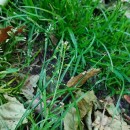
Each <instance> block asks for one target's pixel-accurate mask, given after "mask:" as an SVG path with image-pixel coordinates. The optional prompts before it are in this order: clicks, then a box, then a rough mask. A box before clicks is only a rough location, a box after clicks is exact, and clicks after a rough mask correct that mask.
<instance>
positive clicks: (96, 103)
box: [64, 68, 130, 130]
mask: <svg viewBox="0 0 130 130" xmlns="http://www.w3.org/2000/svg"><path fill="white" fill-rule="evenodd" d="M99 71H100V69H94V68H93V69H91V70H89V71H87V72H86V71H85V74H84V73H81V74H79V75H78V76H75V77H73V78H71V79H70V80H69V81H68V83H67V86H68V87H72V86H76V85H77V84H78V85H77V86H76V87H81V86H82V85H83V84H84V83H85V82H86V81H87V80H88V79H89V78H90V77H92V76H94V75H95V74H97V73H98V72H99ZM84 75H85V76H84ZM83 76H84V77H86V78H84V79H83ZM82 79H83V80H82ZM79 80H80V84H79ZM81 97H82V98H81ZM79 98H80V100H79ZM75 99H76V101H77V103H76V105H77V107H78V110H79V113H80V117H79V114H78V112H76V111H77V110H76V107H75V106H73V107H71V108H70V109H69V111H68V112H67V113H66V115H65V117H64V130H79V129H81V130H130V126H129V125H128V124H127V123H126V122H125V121H124V119H123V117H122V113H121V111H120V110H119V109H117V108H116V106H115V105H114V103H113V102H114V101H113V100H112V98H110V97H106V99H105V100H98V99H97V97H96V96H95V94H94V92H93V91H87V92H86V93H85V92H82V90H81V89H80V90H78V91H76V92H75ZM79 118H80V120H79Z"/></svg>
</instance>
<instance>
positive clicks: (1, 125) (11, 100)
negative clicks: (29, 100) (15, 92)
mask: <svg viewBox="0 0 130 130" xmlns="http://www.w3.org/2000/svg"><path fill="white" fill-rule="evenodd" d="M4 97H5V99H6V100H8V102H7V103H5V104H3V105H1V106H0V130H7V129H9V130H15V128H16V125H17V124H18V122H19V121H20V119H21V117H22V116H23V114H24V113H25V111H26V109H24V106H23V104H21V103H20V102H19V101H18V100H17V99H16V98H15V97H10V96H7V95H5V96H4ZM25 123H27V119H26V118H25V119H24V120H23V122H22V124H25Z"/></svg>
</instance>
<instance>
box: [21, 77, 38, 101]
mask: <svg viewBox="0 0 130 130" xmlns="http://www.w3.org/2000/svg"><path fill="white" fill-rule="evenodd" d="M38 80H39V75H31V76H29V77H28V78H27V80H26V81H25V83H24V85H23V87H22V89H21V91H22V94H23V95H24V96H25V97H26V98H27V99H33V96H34V94H33V92H34V88H35V87H36V86H37V82H38Z"/></svg>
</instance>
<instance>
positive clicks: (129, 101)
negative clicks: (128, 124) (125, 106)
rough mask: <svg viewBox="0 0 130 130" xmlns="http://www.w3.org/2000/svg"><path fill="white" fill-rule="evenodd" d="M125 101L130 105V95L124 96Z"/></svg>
mask: <svg viewBox="0 0 130 130" xmlns="http://www.w3.org/2000/svg"><path fill="white" fill-rule="evenodd" d="M124 99H125V100H126V101H127V102H128V103H129V104H130V96H129V95H124Z"/></svg>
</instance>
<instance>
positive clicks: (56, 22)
mask: <svg viewBox="0 0 130 130" xmlns="http://www.w3.org/2000/svg"><path fill="white" fill-rule="evenodd" d="M121 7H122V3H120V2H117V3H116V6H114V7H113V8H112V9H110V8H109V7H107V6H105V5H103V7H102V6H100V1H92V0H53V1H52V0H37V1H33V0H23V1H21V0H15V1H10V2H9V4H8V5H7V6H6V7H3V8H2V13H1V19H0V21H1V24H2V25H3V26H9V25H13V26H15V27H19V26H23V25H24V26H26V30H27V33H26V39H27V40H26V42H25V43H24V46H26V49H25V50H24V51H23V50H22V48H17V45H18V44H19V43H20V42H22V41H21V40H20V41H17V39H16V38H15V39H11V40H10V42H9V43H8V44H7V43H2V44H1V45H2V46H4V45H5V44H6V49H5V50H3V55H2V58H1V59H0V70H1V72H0V79H1V83H0V93H4V91H5V92H10V93H11V92H12V90H11V89H12V88H11V87H12V86H10V84H11V83H10V82H11V81H12V82H14V81H13V79H12V78H11V80H9V81H8V80H7V79H6V77H11V75H13V76H14V73H15V74H17V75H18V74H19V73H21V72H22V70H23V69H24V68H25V67H29V66H30V65H31V63H32V62H33V60H35V58H36V57H37V56H38V55H39V53H40V51H41V50H44V51H43V52H42V55H43V59H42V61H43V62H42V67H41V72H40V79H39V83H38V88H39V89H38V92H37V94H36V96H38V95H41V101H42V102H43V103H44V109H43V108H41V111H40V112H39V116H38V117H39V118H38V119H34V115H33V109H32V110H31V111H30V109H29V108H30V106H29V107H28V109H27V112H26V113H25V115H24V117H28V119H29V120H30V122H31V124H30V127H31V129H32V130H43V129H50V128H51V129H52V130H55V129H61V130H62V129H63V128H62V126H63V118H64V115H65V114H66V113H67V111H68V110H69V109H70V108H71V107H72V106H75V104H76V102H77V100H75V99H74V95H73V93H72V92H73V91H74V88H71V89H68V88H67V87H65V86H64V87H63V88H64V89H60V88H59V87H60V85H61V84H63V83H64V82H63V81H64V78H65V76H66V74H68V75H69V77H68V79H69V78H71V77H72V76H74V75H76V74H79V73H81V72H83V71H84V70H87V69H89V68H91V67H95V68H100V69H101V73H100V74H99V75H98V76H97V77H96V81H95V83H94V84H93V83H92V82H91V81H88V84H87V86H88V88H87V89H89V90H91V89H93V90H95V92H96V93H99V92H100V91H106V93H107V94H109V95H112V96H113V95H115V94H117V95H120V96H119V100H118V102H117V106H118V105H119V101H120V98H121V96H122V95H123V94H126V93H127V94H128V93H129V91H128V89H129V83H130V71H129V68H130V67H129V63H130V45H129V42H130V33H129V32H130V20H129V19H127V18H126V17H125V16H124V11H123V10H122V8H121ZM41 34H43V37H44V38H42V37H40V39H42V41H40V40H39V41H40V42H36V39H37V38H38V37H39V36H40V35H41ZM51 35H55V37H56V38H57V39H58V43H56V44H53V42H52V41H51V39H50V36H51ZM19 37H20V36H19ZM66 43H68V44H67V45H66ZM38 44H40V48H38V50H37V51H36V52H33V50H35V45H38ZM11 46H12V47H11ZM7 48H10V49H7ZM48 50H54V51H53V54H52V55H51V57H50V58H49V59H48V58H47V57H48ZM18 51H19V52H20V53H18V54H19V59H22V62H21V60H18V59H17V58H14V53H15V52H18ZM32 52H33V53H34V55H33V56H31V54H32ZM23 54H26V56H24V55H23ZM23 58H24V60H23ZM16 59H17V65H15V66H14V63H15V62H16ZM53 60H55V61H56V62H55V65H53ZM21 63H22V64H21ZM50 66H55V67H54V68H53V71H52V72H51V78H50V79H49V80H47V78H46V77H47V76H48V70H49V69H50ZM14 68H15V69H14ZM16 68H17V69H16ZM20 70H21V71H20ZM18 72H19V73H18ZM5 79H6V80H5ZM51 82H54V84H55V88H54V90H53V92H52V93H51V94H48V92H47V88H48V87H49V84H51ZM65 82H66V81H65ZM20 83H21V82H18V83H17V86H18V87H16V88H17V89H18V90H19V88H20V87H22V85H21V84H20ZM19 84H20V85H19ZM3 86H4V87H3ZM19 86H20V87H19ZM6 90H8V91H6ZM66 93H68V94H67V96H68V95H69V96H70V97H71V98H72V100H73V103H71V104H69V105H68V104H67V105H65V106H64V107H61V105H60V102H62V101H60V100H59V97H62V100H63V102H64V101H65V100H66V98H67V96H65V97H64V95H66ZM50 97H52V100H51V102H50V104H49V105H48V104H47V103H46V102H47V100H49V99H50ZM63 97H64V98H63ZM35 98H36V97H35ZM57 102H58V105H57V107H56V108H55V109H53V106H54V104H57ZM39 104H40V103H39ZM36 105H38V104H36ZM57 111H58V113H57ZM43 115H44V116H43ZM59 115H60V116H59ZM24 117H23V118H24ZM79 118H80V117H79ZM79 120H80V119H79ZM21 122H22V119H21V121H20V122H19V124H20V123H21ZM79 123H80V122H79ZM19 124H18V126H19ZM20 128H21V129H23V128H22V127H20ZM20 128H19V129H20Z"/></svg>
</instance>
